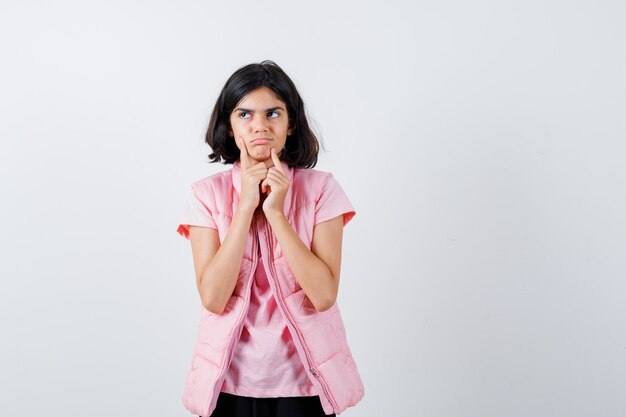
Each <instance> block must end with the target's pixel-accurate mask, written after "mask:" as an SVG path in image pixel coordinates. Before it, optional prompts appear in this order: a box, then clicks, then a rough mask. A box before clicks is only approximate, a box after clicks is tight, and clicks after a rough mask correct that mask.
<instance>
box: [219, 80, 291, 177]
mask: <svg viewBox="0 0 626 417" xmlns="http://www.w3.org/2000/svg"><path fill="white" fill-rule="evenodd" d="M230 126H231V129H230V131H229V133H230V134H232V135H233V136H234V137H242V138H243V140H244V142H245V145H246V149H247V150H248V155H249V156H250V158H251V160H252V161H251V162H252V163H254V164H255V163H258V162H265V161H267V162H266V165H268V166H272V165H274V164H273V163H272V156H271V154H270V149H271V148H274V149H276V154H277V155H278V156H280V152H281V151H282V150H283V148H284V147H285V142H286V141H287V136H288V135H291V133H292V130H291V129H290V128H289V118H288V115H287V106H286V105H285V103H283V102H282V101H281V100H280V99H278V98H277V97H276V94H275V93H274V92H273V91H272V90H271V89H269V88H268V87H260V88H258V89H256V90H254V91H252V92H250V93H249V94H248V95H247V96H245V97H244V98H243V99H241V101H240V102H239V103H237V105H236V106H235V109H234V110H233V112H232V113H231V115H230ZM233 140H234V138H233ZM268 163H269V164H268Z"/></svg>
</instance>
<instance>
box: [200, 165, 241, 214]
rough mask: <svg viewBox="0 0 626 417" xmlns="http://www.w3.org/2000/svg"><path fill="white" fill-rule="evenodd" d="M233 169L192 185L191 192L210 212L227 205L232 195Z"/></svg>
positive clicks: (201, 179)
mask: <svg viewBox="0 0 626 417" xmlns="http://www.w3.org/2000/svg"><path fill="white" fill-rule="evenodd" d="M231 171H232V168H230V169H227V170H224V171H220V172H216V173H215V174H212V175H209V176H206V177H204V178H200V179H198V180H196V181H194V182H192V183H191V192H192V194H193V195H195V197H196V198H197V199H198V200H200V201H201V202H202V203H203V204H204V205H205V206H207V207H208V208H209V209H210V210H213V211H216V210H218V208H219V207H221V206H223V205H225V204H226V205H227V204H228V203H229V201H230V200H229V199H230V198H231V197H229V196H231V195H232V192H231V190H232V183H233V179H232V172H231Z"/></svg>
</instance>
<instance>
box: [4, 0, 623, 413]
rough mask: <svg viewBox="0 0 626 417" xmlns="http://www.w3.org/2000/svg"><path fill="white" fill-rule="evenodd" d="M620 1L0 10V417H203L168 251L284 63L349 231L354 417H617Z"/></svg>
mask: <svg viewBox="0 0 626 417" xmlns="http://www.w3.org/2000/svg"><path fill="white" fill-rule="evenodd" d="M625 21H626V6H625V4H624V2H622V1H617V0H616V1H598V0H595V1H591V0H589V1H564V0H563V1H556V0H548V1H546V0H541V1H537V0H531V1H516V2H513V1H472V2H469V1H461V0H457V1H437V2H435V1H421V2H420V1H405V2H401V1H382V2H367V1H365V2H364V1H349V2H347V1H344V2H342V1H334V2H331V1H322V2H294V1H274V2H261V1H255V2H252V1H237V2H235V1H233V2H227V1H220V2H211V1H204V2H200V1H195V2H192V1H169V2H164V1H158V2H157V1H90V2H87V1H74V2H71V1H56V2H46V1H37V2H35V1H30V2H29V1H19V2H18V1H12V2H11V1H3V2H2V3H1V6H0V39H1V41H0V54H1V62H2V63H1V65H0V110H1V123H0V137H1V152H0V170H1V171H0V174H1V176H0V181H1V192H2V205H1V210H2V211H1V215H2V219H1V220H2V236H1V237H0V242H1V247H0V253H1V254H2V255H1V256H2V262H1V263H0V277H1V283H2V284H1V288H0V313H1V315H0V325H1V342H0V415H2V416H7V417H9V416H10V417H20V416H34V415H46V416H83V415H90V416H92V417H98V416H103V417H104V416H168V417H172V416H181V417H183V416H187V415H190V414H189V413H188V412H187V411H186V410H185V409H184V408H183V405H182V401H181V399H180V397H181V394H182V389H183V383H184V377H185V372H186V370H187V367H188V365H189V362H190V359H191V353H192V348H193V342H194V338H195V334H196V330H197V318H198V305H199V304H198V303H199V297H198V295H197V290H196V288H195V282H194V274H193V265H192V258H191V249H190V245H189V243H188V242H187V241H185V240H184V239H183V238H181V237H180V236H179V235H178V234H176V232H175V229H176V226H177V224H178V220H179V217H180V215H181V213H182V208H183V205H184V203H185V201H186V199H187V196H188V193H189V186H190V184H191V182H193V181H195V180H197V179H200V178H203V177H205V176H208V175H210V174H212V173H214V172H218V171H220V170H222V169H226V168H227V167H225V166H222V165H219V164H209V163H208V162H207V160H208V158H207V155H208V153H209V149H208V147H207V146H206V145H205V144H204V142H203V135H204V133H205V128H206V125H207V122H208V117H209V112H210V110H211V108H212V106H213V104H214V102H215V99H216V98H217V95H218V93H219V90H220V89H221V88H222V86H223V84H224V82H225V81H226V79H227V78H228V76H229V75H230V74H231V73H232V72H233V71H235V70H236V69H237V68H239V67H240V66H243V65H245V64H248V63H251V62H259V61H261V60H263V59H272V60H274V61H276V62H277V63H278V64H279V65H280V66H281V67H282V68H283V69H284V70H285V71H286V72H287V73H288V74H289V75H290V76H291V77H292V79H293V80H294V82H295V83H296V85H297V86H298V88H299V91H300V93H301V94H302V96H303V98H304V100H305V103H306V105H307V108H308V110H309V114H310V116H311V118H312V123H313V126H314V127H315V129H316V131H317V132H318V133H319V134H320V137H321V138H322V139H323V142H324V145H325V147H326V149H327V152H322V153H321V154H320V160H319V163H318V165H317V166H316V169H320V170H326V171H331V172H333V173H334V174H335V177H336V178H337V179H338V180H339V182H340V184H341V185H342V187H343V188H344V190H345V191H346V193H347V194H348V196H349V197H350V199H351V201H352V203H353V205H354V207H355V209H356V211H357V215H356V216H355V218H354V219H353V221H352V222H351V223H350V224H349V225H348V226H347V227H346V229H345V235H344V236H345V237H344V257H343V258H344V259H343V266H342V277H341V286H340V294H339V304H340V306H341V310H342V314H343V317H344V320H345V324H346V329H347V334H348V341H349V343H350V346H351V348H352V351H353V354H354V357H355V360H356V362H357V365H358V367H359V370H360V371H361V374H362V377H363V381H364V384H365V397H364V399H363V400H362V401H361V402H360V403H359V404H358V405H357V406H356V407H353V408H350V409H348V410H346V412H345V415H346V416H364V417H369V416H371V417H378V416H425V417H438V416H442V417H457V416H458V417H468V416H475V417H502V416H507V417H517V416H519V417H541V416H546V417H552V416H554V417H557V416H558V417H560V416H567V417H574V416H580V417H588V416H623V415H625V414H626V397H625V396H624V393H625V392H626V280H625V278H626V224H625V221H624V213H626V195H625V191H626V167H625V159H626V145H625V144H624V140H625V138H626V117H625V115H626V77H625V74H626V52H625V51H626V45H625V44H626V41H625V39H626V29H625V25H624V22H625Z"/></svg>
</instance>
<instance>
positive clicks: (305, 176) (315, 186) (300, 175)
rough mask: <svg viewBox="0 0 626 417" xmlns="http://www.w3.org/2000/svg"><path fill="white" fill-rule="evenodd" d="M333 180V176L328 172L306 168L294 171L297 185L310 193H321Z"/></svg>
mask: <svg viewBox="0 0 626 417" xmlns="http://www.w3.org/2000/svg"><path fill="white" fill-rule="evenodd" d="M332 178H333V174H332V173H331V172H328V171H322V170H319V169H306V168H296V169H294V182H295V183H296V184H295V185H297V186H298V187H299V188H304V189H305V190H308V191H315V192H316V193H319V192H321V191H322V189H323V188H324V186H325V185H326V184H327V183H328V182H329V181H331V180H332Z"/></svg>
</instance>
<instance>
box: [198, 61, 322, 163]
mask: <svg viewBox="0 0 626 417" xmlns="http://www.w3.org/2000/svg"><path fill="white" fill-rule="evenodd" d="M235 136H236V137H242V138H243V139H244V142H245V145H246V149H247V150H248V154H249V155H250V158H251V159H253V162H255V161H256V162H261V161H265V160H267V159H269V160H271V156H270V149H271V148H272V147H274V148H275V149H276V153H277V154H278V156H279V158H280V160H281V161H284V162H285V163H287V165H289V166H290V167H293V168H312V167H314V166H315V164H316V163H317V154H318V152H319V143H318V140H317V137H316V136H315V134H314V133H313V132H312V131H311V129H310V128H309V123H308V121H307V117H306V114H305V108H304V103H303V102H302V98H301V97H300V94H299V93H298V90H296V86H295V85H294V83H293V81H291V79H290V78H289V76H288V75H287V74H285V72H284V71H283V70H282V69H281V68H280V67H279V66H278V65H276V64H275V63H274V62H272V61H267V60H266V61H263V62H261V63H260V64H249V65H246V66H244V67H242V68H239V69H238V70H237V71H235V73H233V75H231V76H230V78H229V79H228V80H227V81H226V84H225V85H224V88H223V89H222V92H221V93H220V95H219V97H218V99H217V102H216V103H215V107H214V108H213V113H212V114H211V120H210V121H209V127H208V129H207V133H206V143H207V144H208V145H209V146H210V147H211V149H212V151H213V152H212V153H211V154H209V159H210V160H211V162H220V160H222V159H223V160H224V163H225V164H232V163H234V162H235V161H237V160H238V159H239V153H240V151H239V148H238V147H237V144H236V143H235ZM260 138H267V139H269V140H266V141H263V140H257V139H260Z"/></svg>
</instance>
